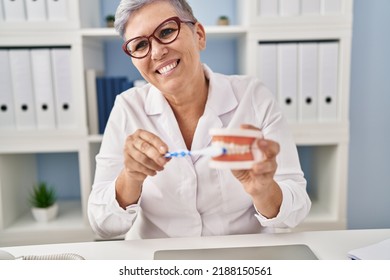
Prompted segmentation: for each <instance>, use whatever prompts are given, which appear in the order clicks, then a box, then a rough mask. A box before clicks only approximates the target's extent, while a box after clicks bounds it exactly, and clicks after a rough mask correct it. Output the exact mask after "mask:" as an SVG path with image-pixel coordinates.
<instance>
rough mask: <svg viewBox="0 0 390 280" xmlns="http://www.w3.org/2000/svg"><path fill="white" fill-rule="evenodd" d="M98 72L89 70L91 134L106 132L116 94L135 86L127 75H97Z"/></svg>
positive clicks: (88, 94)
mask: <svg viewBox="0 0 390 280" xmlns="http://www.w3.org/2000/svg"><path fill="white" fill-rule="evenodd" d="M97 73H100V74H101V72H97V71H96V70H87V77H88V80H87V96H88V112H89V113H88V114H89V115H88V116H89V118H90V119H89V125H90V127H89V131H90V134H103V133H104V129H105V127H106V124H107V121H108V118H109V116H110V113H111V110H112V108H113V106H114V103H115V98H116V96H117V95H118V94H120V93H122V92H124V91H126V90H127V89H129V88H131V87H132V86H133V82H131V81H129V80H128V79H127V77H124V76H118V77H113V76H102V75H97ZM94 78H95V81H94V80H93V79H94ZM93 83H95V85H93Z"/></svg>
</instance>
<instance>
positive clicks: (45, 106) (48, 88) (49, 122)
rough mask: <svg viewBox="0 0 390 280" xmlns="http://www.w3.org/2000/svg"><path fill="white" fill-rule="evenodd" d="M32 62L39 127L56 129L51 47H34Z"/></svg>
mask: <svg viewBox="0 0 390 280" xmlns="http://www.w3.org/2000/svg"><path fill="white" fill-rule="evenodd" d="M31 64H32V75H33V84H34V96H35V110H36V115H37V128H38V129H55V127H56V122H55V107H54V88H53V79H52V70H51V59H50V49H32V50H31Z"/></svg>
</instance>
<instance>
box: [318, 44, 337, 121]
mask: <svg viewBox="0 0 390 280" xmlns="http://www.w3.org/2000/svg"><path fill="white" fill-rule="evenodd" d="M338 55H339V46H338V43H337V42H322V43H320V45H319V56H320V60H319V63H320V66H319V69H320V70H319V77H320V78H319V108H318V109H319V120H320V121H334V120H336V119H337V117H338V116H337V102H338V79H337V77H338V72H339V71H338V61H339V59H338Z"/></svg>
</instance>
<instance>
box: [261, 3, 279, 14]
mask: <svg viewBox="0 0 390 280" xmlns="http://www.w3.org/2000/svg"><path fill="white" fill-rule="evenodd" d="M258 3H259V11H258V14H259V15H260V16H278V15H279V5H278V1H275V0H259V1H258Z"/></svg>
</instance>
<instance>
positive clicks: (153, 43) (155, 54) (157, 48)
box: [150, 38, 168, 60]
mask: <svg viewBox="0 0 390 280" xmlns="http://www.w3.org/2000/svg"><path fill="white" fill-rule="evenodd" d="M150 47H151V48H152V49H151V51H150V52H151V57H152V59H154V60H159V59H161V58H162V57H164V55H165V54H167V52H168V49H167V47H166V45H164V44H161V43H159V42H158V41H157V40H155V39H154V38H151V39H150Z"/></svg>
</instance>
